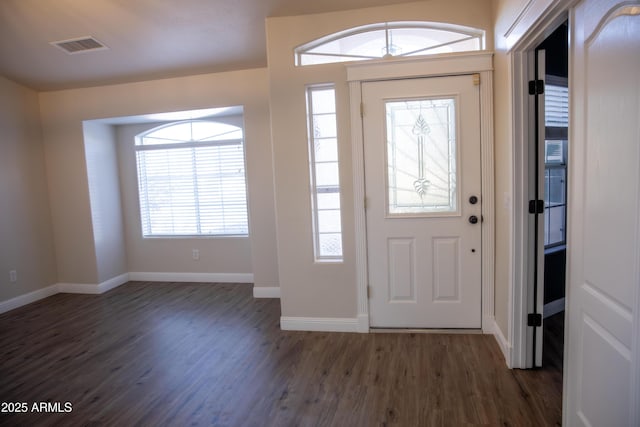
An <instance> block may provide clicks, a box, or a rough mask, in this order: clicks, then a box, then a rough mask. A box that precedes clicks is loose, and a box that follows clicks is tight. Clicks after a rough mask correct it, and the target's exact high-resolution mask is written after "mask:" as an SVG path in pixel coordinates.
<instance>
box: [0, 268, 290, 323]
mask: <svg viewBox="0 0 640 427" xmlns="http://www.w3.org/2000/svg"><path fill="white" fill-rule="evenodd" d="M129 280H140V281H148V282H163V281H166V282H216V283H253V274H245V273H239V274H230V273H124V274H121V275H120V276H116V277H113V278H111V279H109V280H105V281H104V282H102V283H99V284H95V283H56V284H54V285H51V286H47V287H46V288H42V289H38V290H36V291H33V292H29V293H27V294H24V295H19V296H17V297H15V298H11V299H9V300H7V301H0V314H2V313H6V312H7V311H10V310H13V309H15V308H18V307H22V306H24V305H27V304H31V303H32V302H36V301H38V300H41V299H44V298H47V297H50V296H52V295H55V294H58V293H64V294H88V295H99V294H103V293H105V292H108V291H110V290H112V289H114V288H117V287H118V286H120V285H123V284H125V283H127V282H128V281H129ZM255 289H256V288H254V296H255V294H256V292H255ZM257 289H265V291H258V293H260V292H264V293H265V296H261V297H256V298H279V297H280V288H278V287H273V288H257ZM276 291H277V296H275V293H276ZM266 294H269V295H270V296H267V295H266ZM271 295H273V296H271Z"/></svg>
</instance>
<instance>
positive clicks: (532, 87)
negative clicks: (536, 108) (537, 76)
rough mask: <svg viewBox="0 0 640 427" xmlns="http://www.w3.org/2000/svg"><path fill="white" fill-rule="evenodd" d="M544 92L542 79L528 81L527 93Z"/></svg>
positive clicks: (537, 93) (540, 93) (538, 93)
mask: <svg viewBox="0 0 640 427" xmlns="http://www.w3.org/2000/svg"><path fill="white" fill-rule="evenodd" d="M543 93H544V80H531V81H529V95H542V94H543Z"/></svg>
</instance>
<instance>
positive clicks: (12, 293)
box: [0, 77, 56, 301]
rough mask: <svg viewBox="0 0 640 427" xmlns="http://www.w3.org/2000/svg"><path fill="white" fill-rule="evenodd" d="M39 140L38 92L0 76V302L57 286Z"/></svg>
mask: <svg viewBox="0 0 640 427" xmlns="http://www.w3.org/2000/svg"><path fill="white" fill-rule="evenodd" d="M41 138H42V131H41V127H40V117H39V107H38V95H37V93H36V92H34V91H32V90H29V89H27V88H25V87H22V86H20V85H18V84H15V83H13V82H11V81H9V80H7V79H5V78H3V77H0V301H4V300H8V299H11V298H13V297H16V296H18V295H22V294H26V293H28V292H32V291H35V290H37V289H40V288H43V287H46V286H49V285H52V284H54V283H55V282H56V263H55V256H54V249H53V234H52V232H51V219H50V210H49V198H48V195H47V183H46V178H45V164H44V154H43V147H42V139H41ZM10 270H16V271H17V273H18V281H17V282H16V283H9V271H10Z"/></svg>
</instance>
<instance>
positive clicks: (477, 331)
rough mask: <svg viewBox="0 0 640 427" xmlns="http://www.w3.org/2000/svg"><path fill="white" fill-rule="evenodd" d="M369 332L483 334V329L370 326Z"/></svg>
mask: <svg viewBox="0 0 640 427" xmlns="http://www.w3.org/2000/svg"><path fill="white" fill-rule="evenodd" d="M369 332H371V333H384V334H389V333H391V334H393V333H396V334H482V329H457V328H456V329H417V328H369Z"/></svg>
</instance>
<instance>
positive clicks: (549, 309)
mask: <svg viewBox="0 0 640 427" xmlns="http://www.w3.org/2000/svg"><path fill="white" fill-rule="evenodd" d="M564 302H565V300H564V297H562V298H560V299H557V300H555V301H551V302H550V303H547V304H545V305H544V308H543V309H542V313H543V317H544V318H545V319H546V318H547V317H550V316H553V315H554V314H558V313H560V312H561V311H564Z"/></svg>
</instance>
